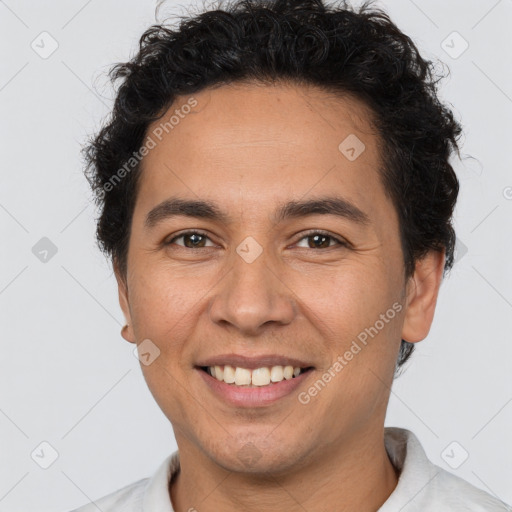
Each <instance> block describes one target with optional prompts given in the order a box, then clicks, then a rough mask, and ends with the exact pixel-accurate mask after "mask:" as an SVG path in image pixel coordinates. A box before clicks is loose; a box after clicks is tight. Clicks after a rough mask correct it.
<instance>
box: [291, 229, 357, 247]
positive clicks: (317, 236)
mask: <svg viewBox="0 0 512 512" xmlns="http://www.w3.org/2000/svg"><path fill="white" fill-rule="evenodd" d="M302 240H309V242H308V247H306V248H307V249H328V248H330V247H334V246H336V245H340V246H347V244H346V243H345V242H343V241H342V240H339V239H338V238H336V237H334V236H332V235H330V234H329V233H324V232H322V231H312V232H310V233H307V234H306V236H303V237H302V238H301V239H300V240H299V242H300V241H302ZM331 241H334V242H335V243H334V244H332V245H331Z"/></svg>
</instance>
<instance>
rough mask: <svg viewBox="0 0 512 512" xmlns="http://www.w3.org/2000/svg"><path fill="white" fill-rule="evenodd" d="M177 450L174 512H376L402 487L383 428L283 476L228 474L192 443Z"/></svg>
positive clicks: (326, 451)
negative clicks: (285, 511)
mask: <svg viewBox="0 0 512 512" xmlns="http://www.w3.org/2000/svg"><path fill="white" fill-rule="evenodd" d="M182 441H183V440H182ZM182 444H183V443H182ZM178 446H179V450H180V472H179V473H178V475H176V477H175V478H174V479H173V481H172V483H171V486H170V495H171V499H172V503H173V507H174V510H175V512H189V511H195V510H196V509H197V510H201V512H210V511H212V512H213V511H217V510H223V511H225V512H239V511H240V510H244V511H247V512H270V511H275V510H276V508H278V507H279V508H280V507H286V510H287V511H288V512H304V510H307V511H308V512H325V511H327V510H342V511H343V512H356V511H357V512H371V511H375V510H377V509H378V508H380V506H381V505H382V504H383V503H384V502H385V501H386V500H387V498H388V497H389V495H390V494H391V493H392V492H393V490H394V489H395V487H396V485H397V482H398V472H397V471H396V470H395V468H394V467H393V465H392V464H391V461H390V460H389V457H388V455H387V452H386V449H385V446H384V429H383V427H382V428H381V429H380V430H379V431H378V432H373V433H371V435H370V433H368V434H366V435H363V436H361V435H358V436H357V438H355V437H354V438H350V439H347V440H346V441H345V442H343V443H342V445H341V446H339V447H338V448H336V449H333V447H329V449H328V450H325V452H324V453H318V452H315V455H314V459H313V458H311V459H310V460H309V461H308V462H307V463H304V464H301V465H300V467H299V468H297V469H295V470H293V471H291V472H290V471H288V472H287V473H286V474H284V475H283V474H280V475H274V474H272V473H265V474H253V473H237V472H232V471H227V470H225V469H223V468H221V467H219V466H218V465H217V464H216V463H214V462H213V461H211V459H208V460H205V458H204V452H200V451H194V450H190V448H191V445H189V444H188V443H187V442H185V443H184V445H183V446H180V443H178ZM199 454H200V456H199V457H198V456H196V455H199Z"/></svg>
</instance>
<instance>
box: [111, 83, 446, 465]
mask: <svg viewBox="0 0 512 512" xmlns="http://www.w3.org/2000/svg"><path fill="white" fill-rule="evenodd" d="M193 98H194V99H195V101H196V102H197V104H196V105H195V106H194V107H193V108H191V109H190V110H191V111H190V112H189V109H188V108H186V109H183V108H181V106H182V105H185V104H186V103H187V100H188V99H189V98H188V97H182V98H180V100H179V101H177V102H176V103H175V104H174V105H173V106H172V108H171V109H170V110H169V112H168V113H166V114H165V115H164V116H163V118H162V120H160V121H157V122H155V123H154V124H153V125H152V126H150V128H149V130H148V134H149V135H151V134H152V133H153V134H155V133H156V134H158V137H156V136H154V135H152V137H153V139H154V140H155V141H156V142H157V143H156V145H155V147H154V148H153V149H151V150H150V151H149V152H148V154H147V155H146V156H145V157H144V159H143V166H142V172H141V180H140V182H139V189H138V195H137V200H136V205H135V209H134V213H133V221H132V226H131V234H130V242H129V251H128V259H127V262H128V263H127V274H126V276H124V277H121V276H119V274H117V277H118V281H119V292H120V302H121V306H122V308H123V311H124V313H125V316H126V319H127V323H128V324H129V328H128V329H127V331H126V332H125V333H124V336H125V338H126V339H127V340H128V341H131V342H136V343H137V344H141V343H145V345H140V347H145V348H144V350H143V351H144V352H145V353H146V356H145V357H146V361H145V363H149V364H141V368H142V371H143V373H144V377H145V379H146V381H147V384H148V386H149V389H150V390H151V392H152V394H153V396H154V398H155V400H156V401H157V403H158V404H159V406H160V407H161V409H162V411H163V412H164V414H165V415H166V416H167V417H168V418H169V420H170V421H171V423H172V425H173V428H174V431H175V435H176V440H177V442H178V446H179V448H180V451H184V450H186V451H187V453H188V454H192V455H190V456H191V457H195V458H196V460H197V461H200V462H201V463H202V464H204V465H208V464H217V465H219V466H221V467H223V468H225V469H228V470H231V471H250V472H252V473H257V472H259V471H261V472H265V473H267V474H268V473H275V474H276V475H277V474H279V473H280V472H286V471H290V470H291V468H297V467H301V465H305V464H308V463H313V462H314V460H315V458H317V457H325V456H327V455H329V456H334V454H335V453H336V452H337V451H340V452H341V450H343V449H344V448H346V446H348V445H351V446H355V445H357V444H358V443H359V444H360V445H361V444H363V442H364V439H365V437H366V438H369V436H371V435H372V433H375V432H379V429H381V428H382V424H383V422H384V416H385V410H386V405H387V401H388V398H389V386H390V385H391V383H392V377H393V371H394V367H395V361H396V358H397V354H398V349H399V345H400V340H401V337H402V336H403V335H404V334H406V335H407V336H408V338H406V339H409V340H410V341H417V340H418V339H422V337H424V336H426V334H427V333H428V326H429V325H430V321H431V320H432V314H433V311H432V307H433V304H432V303H433V302H435V295H436V293H437V288H436V283H437V282H438V281H439V275H440V274H439V269H440V268H441V266H440V264H439V263H438V264H437V266H436V267H435V268H436V269H438V270H437V271H436V272H434V275H435V276H436V279H437V281H435V280H434V281H433V283H434V284H433V285H432V286H431V287H430V288H427V289H424V290H423V295H422V288H421V285H420V281H419V280H418V281H416V282H414V281H408V282H406V280H405V278H404V261H403V256H402V252H401V246H400V238H399V226H398V218H397V214H396V211H395V208H394V206H393V204H392V203H391V202H390V200H389V199H388V198H387V196H386V194H385V191H384V188H383V186H382V184H381V181H380V179H379V168H380V166H381V161H380V157H379V149H378V139H377V135H376V134H375V133H374V132H373V130H372V128H371V125H370V123H369V113H368V111H367V110H366V108H365V106H364V105H363V104H361V103H359V102H358V101H356V100H355V99H350V98H333V97H328V96H327V95H326V94H325V93H322V92H321V91H319V90H315V89H314V88H309V89H305V88H298V87H292V86H290V85H279V86H257V85H248V84H247V85H240V84H239V85H238V86H233V85H231V86H223V87H221V88H217V89H213V90H212V89H210V90H205V91H202V92H201V93H198V94H195V95H194V96H193ZM189 104H190V102H189ZM176 109H177V110H178V111H179V112H180V113H181V115H179V116H178V117H177V118H176V119H179V122H176V120H174V124H173V127H172V129H169V125H168V128H167V132H166V131H165V130H163V133H162V129H161V128H160V129H159V126H160V123H162V122H165V121H166V120H168V119H169V118H170V116H171V115H172V114H173V113H174V112H175V111H176ZM185 112H187V113H186V114H185ZM347 137H348V139H347ZM158 139H160V140H158ZM344 141H345V142H344ZM363 145H364V146H363ZM176 199H180V200H182V201H201V202H208V203H209V205H210V206H212V205H213V207H214V208H206V207H205V206H204V205H203V206H202V207H201V208H199V207H196V208H188V209H187V208H183V207H182V208H177V206H176V202H174V203H173V202H172V201H175V200H176ZM327 199H329V200H330V201H331V202H326V200H327ZM313 201H319V202H320V203H321V204H320V206H322V205H323V206H322V207H321V208H320V207H319V204H316V207H314V206H315V205H313V207H312V202H313ZM166 202H167V203H166ZM288 203H292V204H291V206H290V205H288V208H283V207H284V205H287V204H288ZM295 203H305V205H304V206H303V208H300V207H297V204H295ZM181 204H182V205H183V204H184V203H181ZM196 206H197V205H196ZM432 268H433V267H431V268H430V273H431V274H432ZM425 275H427V274H425ZM425 282H429V281H428V279H427V280H426V281H425ZM412 285H415V286H414V287H413V288H411V289H410V288H409V286H412ZM417 285H418V286H417ZM423 286H425V283H423ZM412 289H414V293H411V290H412ZM415 294H416V295H415ZM144 340H146V341H144ZM147 340H149V341H147ZM363 340H364V341H363ZM356 347H358V348H356ZM147 354H149V355H147ZM350 354H351V355H350ZM227 355H235V356H245V357H247V358H250V361H249V362H247V361H245V362H244V361H243V360H240V361H239V363H240V364H234V366H240V367H245V368H249V369H251V368H253V367H254V368H258V367H268V368H269V369H271V368H272V367H273V366H280V364H279V362H283V363H287V362H293V361H292V360H295V364H291V366H295V365H296V364H297V365H298V366H301V367H303V368H310V369H309V370H308V371H306V372H304V373H303V374H301V375H299V376H298V377H297V378H292V379H286V378H285V379H284V380H283V381H282V382H280V383H270V384H268V385H266V386H263V385H262V386H255V387H254V388H252V387H251V388H248V387H237V385H236V384H227V383H223V382H221V381H219V380H217V378H216V377H212V376H210V375H209V374H207V373H206V372H205V371H204V370H203V369H201V368H199V366H202V365H204V364H205V363H208V362H212V361H214V362H215V361H216V362H218V363H220V365H222V364H224V363H225V362H226V361H227V357H228V356H227ZM155 356H157V357H156V358H155ZM260 356H275V357H277V358H278V359H268V360H262V361H257V360H256V361H255V360H253V359H252V358H258V357H260ZM276 362H277V363H276ZM235 363H236V361H235ZM251 363H254V364H251ZM274 363H276V364H274ZM220 365H219V366H220ZM284 365H285V364H283V366H284ZM226 371H227V370H226ZM238 373H239V376H242V377H243V375H244V372H238ZM260 374H261V375H266V371H265V370H263V371H261V372H260ZM278 374H279V370H274V375H278ZM319 381H320V383H319ZM270 388H271V389H270ZM278 388H279V390H278Z"/></svg>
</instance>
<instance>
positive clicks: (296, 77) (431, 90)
mask: <svg viewBox="0 0 512 512" xmlns="http://www.w3.org/2000/svg"><path fill="white" fill-rule="evenodd" d="M371 3H372V2H371V1H367V2H365V3H364V4H363V5H362V6H360V7H359V9H358V10H354V9H353V7H351V6H350V5H348V4H347V2H346V1H342V0H340V1H339V2H338V5H325V4H324V3H323V1H322V0H237V1H234V2H231V3H230V4H228V5H223V4H224V2H222V0H219V4H218V5H217V6H216V9H215V10H208V11H206V12H201V13H199V14H197V15H196V16H187V17H181V18H182V19H181V21H180V24H179V26H178V27H176V26H175V27H173V26H170V25H166V24H162V23H160V24H157V25H153V26H151V27H150V28H149V29H147V30H146V31H145V32H144V34H143V35H142V36H141V38H140V42H139V51H138V53H137V54H136V55H135V56H134V57H133V58H132V59H131V60H130V61H129V62H126V63H118V64H116V65H115V66H113V67H112V69H111V70H110V73H109V77H110V79H111V80H112V82H114V83H115V82H116V81H118V80H121V84H120V87H119V88H118V90H117V96H116V99H115V104H114V107H113V111H112V113H111V117H110V119H109V120H108V122H107V123H106V124H105V125H104V126H103V128H102V129H101V131H100V132H99V133H98V134H97V135H96V136H95V137H94V138H92V139H91V140H90V141H89V143H88V145H86V146H85V148H84V150H83V151H84V156H85V160H86V171H85V174H86V177H87V179H88V181H89V183H90V185H91V187H92V189H93V191H94V193H95V200H96V204H97V206H99V208H100V216H99V218H98V223H97V239H98V243H99V246H100V249H101V250H102V251H103V252H104V253H105V254H106V255H108V256H110V257H111V258H112V262H113V263H114V264H115V265H117V267H118V268H119V269H120V271H121V274H122V275H123V276H126V259H127V251H128V242H129V236H130V230H131V218H132V214H133V209H134V205H135V199H136V195H137V182H138V176H139V175H140V169H139V161H138V160H137V159H134V158H133V157H134V155H136V153H137V151H138V150H139V148H140V147H141V146H142V145H143V141H144V138H145V136H146V132H147V129H148V126H149V124H150V123H152V122H153V121H155V120H157V119H160V118H161V117H162V115H163V114H164V113H165V112H166V111H167V109H168V108H169V107H170V106H171V104H172V103H173V102H174V101H175V99H176V97H177V96H178V95H189V94H193V93H195V92H198V91H201V90H203V89H205V88H211V87H216V86H221V85H223V84H229V83H236V82H238V83H242V82H249V81H254V82H259V83H263V84H271V83H275V82H276V81H281V82H288V83H294V84H298V85H304V86H309V85H313V86H316V87H318V88H320V89H322V90H324V91H327V92H330V93H334V94H341V95H343V94H345V95H346V94H351V95H353V96H354V97H356V98H358V99H360V100H362V101H363V102H364V103H365V104H366V105H367V106H369V107H370V111H371V112H372V113H373V119H372V120H371V122H372V124H373V125H374V126H375V127H376V129H377V132H378V134H379V135H380V137H379V139H380V144H379V149H380V153H381V158H382V162H383V168H382V169H381V179H382V182H383V185H384V188H385V190H386V193H387V194H388V196H389V197H390V198H391V200H392V201H393V204H394V205H395V208H396V210H397V213H398V217H399V223H400V237H401V244H402V250H403V254H404V261H405V268H404V273H405V276H406V278H407V277H410V276H411V275H412V274H413V272H414V268H415V263H416V261H417V260H418V259H421V258H422V257H423V256H425V255H426V253H427V252H428V251H429V250H432V249H433V250H436V251H442V250H445V251H446V261H445V268H444V273H446V272H447V271H448V270H449V269H450V268H451V267H452V265H453V253H454V245H455V232H454V230H453V227H452V224H451V217H452V213H453V210H454V207H455V202H456V200H457V195H458V191H459V182H458V180H457V177H456V175H455V173H454V171H453V168H452V166H451V165H450V163H449V161H448V160H449V157H450V155H451V152H452V151H453V150H457V153H458V154H459V148H458V145H457V140H458V138H459V136H460V134H461V131H462V130H461V127H460V125H459V124H458V123H457V122H456V121H455V119H454V116H453V114H452V112H451V111H450V110H449V109H448V108H447V107H446V106H445V105H443V104H442V103H441V102H440V101H439V98H438V96H437V84H438V82H439V80H440V79H441V78H444V77H443V76H441V75H438V74H436V70H435V69H434V65H433V63H432V62H431V61H428V60H424V59H423V58H422V57H421V56H420V55H419V52H418V49H417V48H416V46H415V44H414V43H413V41H412V40H411V39H410V38H409V37H408V36H407V35H405V34H403V33H402V32H401V31H400V30H399V29H398V28H397V26H396V25H395V24H394V23H393V22H392V21H391V20H390V18H389V17H388V15H387V14H386V13H385V12H383V11H382V10H380V9H376V8H374V7H373V6H372V5H371ZM459 157H460V154H459ZM127 162H130V165H132V166H133V169H132V170H130V169H128V170H127V167H126V163H127ZM123 166H124V167H123ZM122 169H124V171H125V172H121V170H122ZM116 173H117V175H116ZM121 178H122V179H121ZM413 349H414V344H412V343H409V342H407V341H406V340H402V343H401V346H400V353H399V357H398V361H397V367H396V368H397V370H398V369H399V368H400V367H401V366H402V365H403V364H404V363H405V361H406V360H407V359H408V358H409V357H410V355H411V353H412V352H413Z"/></svg>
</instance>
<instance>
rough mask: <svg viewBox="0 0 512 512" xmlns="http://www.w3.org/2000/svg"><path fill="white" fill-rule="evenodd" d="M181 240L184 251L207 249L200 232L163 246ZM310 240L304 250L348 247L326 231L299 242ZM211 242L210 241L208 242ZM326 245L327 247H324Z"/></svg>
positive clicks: (204, 237)
mask: <svg viewBox="0 0 512 512" xmlns="http://www.w3.org/2000/svg"><path fill="white" fill-rule="evenodd" d="M180 239H183V241H184V244H176V245H178V246H180V247H184V248H185V249H201V248H205V247H208V246H206V245H205V243H206V241H207V240H210V238H209V237H208V235H207V234H206V233H203V232H201V231H186V232H184V233H180V234H179V235H177V236H175V237H174V238H171V239H170V240H168V241H167V242H165V245H171V244H174V243H175V242H176V240H180ZM307 239H311V240H313V242H312V244H308V247H306V249H328V248H330V247H333V246H336V245H339V246H344V247H348V243H347V242H345V241H343V240H340V239H339V238H336V237H334V236H332V235H331V234H329V233H328V232H326V231H318V230H316V231H314V230H313V231H310V232H308V233H306V234H305V235H304V236H303V237H302V238H301V239H300V240H299V242H301V241H302V240H307ZM210 241H211V240H210ZM332 241H334V242H335V243H334V244H332V245H331V243H330V242H332ZM326 244H327V245H326ZM213 245H214V244H212V245H210V246H209V247H212V246H213Z"/></svg>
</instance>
